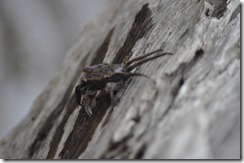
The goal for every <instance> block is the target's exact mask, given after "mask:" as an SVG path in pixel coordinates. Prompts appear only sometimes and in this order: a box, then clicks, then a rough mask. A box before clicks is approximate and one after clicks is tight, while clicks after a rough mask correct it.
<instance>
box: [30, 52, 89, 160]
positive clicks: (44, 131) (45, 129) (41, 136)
mask: <svg viewBox="0 0 244 163" xmlns="http://www.w3.org/2000/svg"><path fill="white" fill-rule="evenodd" d="M87 56H88V55H87ZM87 58H88V57H86V58H84V59H83V60H82V61H81V63H80V64H84V63H85V62H86V60H87ZM79 76H80V70H79V69H78V70H77V71H76V73H75V76H74V77H73V79H72V80H71V83H70V84H69V87H68V89H67V90H66V92H65V94H64V96H63V98H62V99H61V100H60V103H59V104H58V105H57V107H56V108H55V109H54V110H53V112H52V113H51V114H50V115H49V117H48V118H47V119H46V121H45V123H44V124H43V126H42V127H41V129H40V130H39V132H38V133H37V136H36V138H35V139H34V141H33V143H32V145H31V146H30V147H29V153H28V158H32V157H33V156H34V154H35V152H36V151H38V149H39V148H40V145H41V144H42V142H43V141H44V140H45V139H46V137H47V136H48V134H49V131H50V130H51V128H52V127H53V124H54V123H55V122H56V120H57V118H58V117H59V116H60V114H61V112H62V111H63V110H64V108H65V106H66V103H67V102H68V101H72V100H70V98H69V97H70V96H71V92H72V90H73V88H74V86H75V82H76V81H77V79H78V77H79ZM66 111H67V110H66ZM68 111H69V110H68ZM71 113H72V112H71ZM58 135H59V134H58ZM59 136H60V137H61V136H62V135H59ZM55 138H57V137H53V139H52V141H53V140H54V139H55Z"/></svg>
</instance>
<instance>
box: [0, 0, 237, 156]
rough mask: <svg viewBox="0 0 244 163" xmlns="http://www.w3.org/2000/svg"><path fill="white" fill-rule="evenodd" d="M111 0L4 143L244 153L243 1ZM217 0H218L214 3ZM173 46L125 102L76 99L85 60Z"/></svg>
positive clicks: (67, 152) (101, 152)
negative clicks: (243, 81) (243, 94)
mask: <svg viewBox="0 0 244 163" xmlns="http://www.w3.org/2000/svg"><path fill="white" fill-rule="evenodd" d="M219 2H220V1H216V2H215V1H212V2H210V1H209V3H208V2H205V1H203V0H187V1H178V0H163V1H161V0H150V1H148V0H141V1H123V0H121V1H111V2H110V3H111V4H109V5H108V7H107V9H106V10H105V11H104V12H103V13H102V14H101V15H99V16H97V17H96V19H94V20H93V21H92V22H91V23H89V24H88V25H87V26H86V28H85V29H84V31H83V32H82V34H81V37H80V40H79V41H78V42H77V43H76V45H74V47H73V48H72V49H71V50H70V51H69V53H68V54H67V55H66V58H65V60H64V62H63V66H62V69H61V71H60V73H59V74H57V75H56V76H55V77H54V78H53V80H52V81H51V82H50V83H49V85H48V86H47V87H46V89H45V90H44V91H43V92H42V94H41V95H40V96H39V97H38V98H37V99H36V101H35V102H34V103H33V105H32V108H31V111H30V113H29V114H28V115H27V116H26V117H25V119H23V121H22V122H21V123H20V124H19V125H18V126H16V127H15V128H14V129H13V130H12V131H11V132H10V133H9V134H8V135H7V136H6V137H4V138H3V139H2V140H1V143H0V156H1V158H5V159H10V158H12V159H19V158H24V159H27V158H34V159H37V158H38V159H39V158H41V159H45V158H48V159H52V158H65V159H67V158H79V159H97V158H99V159H101V158H102V159H110V158H131V159H143V158H147V159H154V158H156V159H167V158H171V159H183V158H184V159H186V158H188V159H190V158H195V159H197V158H198V159H209V158H210V159H211V158H213V159H222V158H228V159H239V158H240V2H239V1H238V0H232V1H228V4H227V1H221V4H220V3H219ZM211 3H212V4H211ZM162 46H165V51H168V52H172V53H174V55H173V56H164V57H162V58H158V59H157V60H154V61H151V62H148V63H147V64H145V65H142V66H141V67H140V68H137V70H136V71H137V72H140V73H143V74H146V75H148V76H150V77H151V79H152V80H154V81H155V82H152V80H148V79H146V78H136V77H135V78H133V79H132V80H130V81H129V82H128V84H127V87H126V88H125V89H124V90H123V91H121V92H120V94H121V99H120V101H119V102H118V103H117V105H116V106H110V100H109V97H108V96H107V95H104V94H101V95H100V96H99V97H98V106H97V107H96V108H94V115H93V116H92V117H89V116H88V115H87V114H86V112H85V111H84V108H80V107H79V106H77V104H76V103H75V98H74V87H75V85H77V84H78V82H79V79H80V77H81V76H82V75H83V74H82V73H81V68H83V67H85V66H88V65H91V64H97V63H100V62H108V63H121V62H122V60H123V59H124V58H125V57H130V58H133V57H136V56H139V55H143V54H144V53H146V52H150V51H153V50H156V49H158V48H160V47H162Z"/></svg>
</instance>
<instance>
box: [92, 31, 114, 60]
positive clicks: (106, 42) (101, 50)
mask: <svg viewBox="0 0 244 163" xmlns="http://www.w3.org/2000/svg"><path fill="white" fill-rule="evenodd" d="M113 32H114V28H112V29H111V30H110V31H109V32H108V34H107V36H106V38H105V39H104V41H103V43H102V45H101V46H100V47H99V48H98V50H97V51H96V54H95V57H94V59H93V60H92V62H91V65H96V64H99V63H101V62H102V61H103V59H104V58H105V55H106V53H107V51H108V46H109V43H110V40H111V37H112V35H113Z"/></svg>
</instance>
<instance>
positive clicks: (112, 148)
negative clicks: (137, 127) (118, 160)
mask: <svg viewBox="0 0 244 163" xmlns="http://www.w3.org/2000/svg"><path fill="white" fill-rule="evenodd" d="M132 137H133V134H129V135H127V136H126V137H124V138H123V139H122V140H120V141H118V142H113V141H112V140H111V142H110V143H109V146H108V149H107V150H106V151H105V152H104V153H103V154H102V156H101V157H100V158H101V159H113V158H115V157H116V156H118V155H120V156H123V155H124V156H125V158H128V155H129V151H128V149H129V148H128V145H127V142H128V141H129V139H131V138H132Z"/></svg>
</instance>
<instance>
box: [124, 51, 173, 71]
mask: <svg viewBox="0 0 244 163" xmlns="http://www.w3.org/2000/svg"><path fill="white" fill-rule="evenodd" d="M164 55H173V54H172V53H167V52H166V53H162V54H158V55H155V56H153V57H150V58H147V59H144V60H141V61H138V62H136V63H134V64H132V65H130V66H128V67H127V68H126V70H127V71H128V72H130V71H131V70H133V69H134V68H136V67H138V66H140V65H142V64H144V63H146V62H148V61H150V60H153V59H156V58H158V57H162V56H164ZM135 59H136V58H135Z"/></svg>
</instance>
